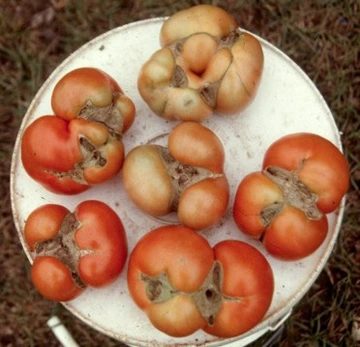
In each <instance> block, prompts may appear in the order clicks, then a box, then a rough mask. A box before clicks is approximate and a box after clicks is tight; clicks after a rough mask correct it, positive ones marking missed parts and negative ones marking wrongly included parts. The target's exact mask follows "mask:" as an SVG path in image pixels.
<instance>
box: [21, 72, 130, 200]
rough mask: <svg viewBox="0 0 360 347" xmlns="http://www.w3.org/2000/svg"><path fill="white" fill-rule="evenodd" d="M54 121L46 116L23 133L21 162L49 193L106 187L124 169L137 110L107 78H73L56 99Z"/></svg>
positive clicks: (78, 74)
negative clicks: (124, 138)
mask: <svg viewBox="0 0 360 347" xmlns="http://www.w3.org/2000/svg"><path fill="white" fill-rule="evenodd" d="M52 106H53V110H54V112H55V116H50V115H47V116H42V117H40V118H38V119H36V120H35V121H34V122H33V123H31V124H30V125H29V126H28V127H27V128H26V129H25V131H24V134H23V136H22V143H21V159H22V163H23V165H24V168H25V170H26V171H27V173H28V174H29V175H30V177H32V178H33V179H35V180H36V181H38V182H39V183H41V184H42V185H43V186H44V187H45V188H46V189H48V190H50V191H52V192H55V193H59V194H77V193H80V192H82V191H84V190H86V189H88V188H89V187H90V186H91V185H93V184H98V183H102V182H105V181H107V180H109V179H111V178H112V177H114V176H115V175H116V174H118V173H119V171H120V170H121V168H122V164H123V160H124V146H123V143H122V140H121V135H122V133H123V132H124V131H126V130H127V129H128V128H129V127H130V126H131V124H132V122H133V120H134V116H135V106H134V104H133V103H132V101H131V100H130V99H129V98H128V97H126V96H125V95H124V94H123V93H122V91H121V89H120V87H119V86H118V84H117V83H116V82H115V81H114V80H113V79H112V78H111V77H110V76H108V75H107V74H105V73H104V72H102V71H100V70H98V69H94V68H81V69H76V70H73V71H71V72H69V73H68V74H67V75H65V76H64V77H63V78H62V79H61V80H60V81H59V82H58V83H57V84H56V86H55V88H54V91H53V94H52Z"/></svg>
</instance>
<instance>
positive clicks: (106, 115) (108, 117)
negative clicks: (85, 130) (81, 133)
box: [78, 93, 124, 140]
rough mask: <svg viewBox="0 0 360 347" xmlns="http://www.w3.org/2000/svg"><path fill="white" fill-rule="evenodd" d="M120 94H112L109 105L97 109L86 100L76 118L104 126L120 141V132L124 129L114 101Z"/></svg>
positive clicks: (120, 114) (119, 112)
mask: <svg viewBox="0 0 360 347" xmlns="http://www.w3.org/2000/svg"><path fill="white" fill-rule="evenodd" d="M120 95H122V94H120V93H113V101H112V103H111V104H110V105H108V106H104V107H97V106H94V104H93V103H92V102H91V100H88V101H87V102H86V104H85V106H84V107H83V108H82V109H81V110H80V112H79V114H78V117H79V118H82V119H85V120H88V121H92V122H97V123H101V124H104V125H105V126H106V127H107V128H108V130H109V132H110V133H111V135H112V136H114V137H117V138H118V139H119V140H121V135H122V130H123V128H124V115H123V114H122V113H121V111H120V110H119V109H118V108H117V107H116V106H115V100H116V98H117V97H118V96H120Z"/></svg>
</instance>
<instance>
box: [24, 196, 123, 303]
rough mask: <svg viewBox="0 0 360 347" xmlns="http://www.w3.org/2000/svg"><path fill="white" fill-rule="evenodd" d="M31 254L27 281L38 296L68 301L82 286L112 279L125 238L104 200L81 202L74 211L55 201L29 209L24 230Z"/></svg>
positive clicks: (120, 266) (118, 268) (118, 267)
mask: <svg viewBox="0 0 360 347" xmlns="http://www.w3.org/2000/svg"><path fill="white" fill-rule="evenodd" d="M24 237H25V241H26V243H27V245H28V247H29V249H30V251H31V252H32V254H33V255H34V258H35V259H34V262H33V265H32V269H31V277H32V281H33V283H34V285H35V287H36V289H37V290H38V291H39V293H40V294H41V295H43V296H44V297H45V298H47V299H50V300H54V301H68V300H71V299H74V298H75V297H76V296H78V295H80V294H81V293H82V292H83V290H84V289H85V288H86V286H91V287H102V286H105V285H108V284H110V283H111V282H113V281H114V280H115V279H116V278H117V277H118V276H119V275H120V273H121V271H122V270H123V267H124V265H125V262H126V259H127V240H126V234H125V230H124V227H123V224H122V222H121V220H120V218H119V217H118V215H117V214H116V213H115V212H114V211H113V210H112V209H111V208H110V207H109V206H108V205H106V204H105V203H103V202H100V201H96V200H87V201H84V202H82V203H80V204H79V205H78V206H77V207H76V209H75V211H74V213H71V212H70V211H69V210H68V209H66V208H65V207H63V206H61V205H55V204H47V205H43V206H40V207H39V208H37V209H36V210H34V211H33V212H32V213H31V214H30V215H29V217H28V219H27V221H26V224H25V229H24Z"/></svg>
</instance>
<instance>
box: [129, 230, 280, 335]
mask: <svg viewBox="0 0 360 347" xmlns="http://www.w3.org/2000/svg"><path fill="white" fill-rule="evenodd" d="M127 279H128V287H129V291H130V294H131V296H132V298H133V300H134V301H135V303H136V304H137V305H138V306H139V307H140V308H141V309H142V310H144V311H145V312H146V314H147V316H148V317H149V319H150V321H151V323H152V324H153V325H154V326H155V327H156V328H157V329H159V330H161V331H162V332H164V333H166V334H168V335H171V336H175V337H181V336H187V335H190V334H192V333H193V332H195V331H196V330H198V329H203V330H205V331H206V332H208V333H210V334H213V335H216V336H220V337H232V336H237V335H240V334H242V333H244V332H246V331H247V330H249V329H251V328H252V327H254V326H255V325H256V324H258V323H259V322H260V321H261V319H262V318H263V317H264V315H265V314H266V312H267V310H268V308H269V306H270V304H271V300H272V295H273V290H274V281H273V274H272V270H271V267H270V265H269V263H268V262H267V260H266V259H265V257H264V256H263V255H262V254H261V253H260V252H259V251H258V250H256V249H255V248H253V247H252V246H250V245H248V244H246V243H244V242H240V241H234V240H227V241H222V242H220V243H218V244H217V245H215V247H214V248H211V246H210V245H209V243H208V241H207V240H206V239H205V238H204V237H202V236H200V235H199V234H198V233H197V232H195V231H194V230H193V229H190V228H187V227H184V226H173V225H170V226H164V227H159V228H156V229H153V230H152V231H150V232H148V233H147V234H146V235H145V236H143V237H142V239H140V241H139V242H138V243H137V244H136V246H135V248H134V250H133V251H132V253H131V255H130V259H129V267H128V275H127Z"/></svg>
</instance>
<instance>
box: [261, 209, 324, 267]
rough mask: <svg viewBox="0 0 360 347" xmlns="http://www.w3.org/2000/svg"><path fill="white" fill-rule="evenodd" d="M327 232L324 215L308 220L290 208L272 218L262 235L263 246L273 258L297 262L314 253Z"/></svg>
mask: <svg viewBox="0 0 360 347" xmlns="http://www.w3.org/2000/svg"><path fill="white" fill-rule="evenodd" d="M327 232H328V221H327V218H326V215H323V216H322V217H321V219H319V220H310V219H308V218H307V217H306V216H305V214H304V213H303V212H302V211H300V210H298V209H296V208H293V207H291V206H285V207H284V209H283V211H282V212H281V213H280V214H279V215H278V216H277V217H275V218H274V220H273V221H272V223H271V224H270V226H269V227H268V228H267V229H266V232H265V234H264V239H263V242H264V245H265V247H266V249H267V250H268V251H269V253H271V254H272V255H273V256H275V257H277V258H279V259H282V260H290V261H293V260H298V259H302V258H305V257H306V256H308V255H309V254H312V253H313V252H315V251H316V250H317V249H318V248H319V247H320V245H321V244H322V243H323V242H324V240H325V238H326V235H327Z"/></svg>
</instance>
